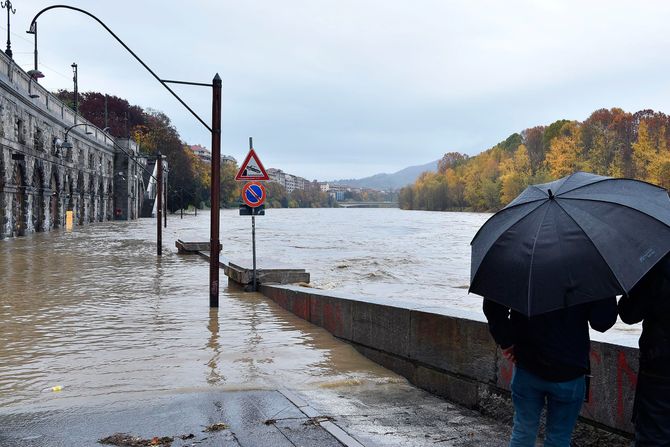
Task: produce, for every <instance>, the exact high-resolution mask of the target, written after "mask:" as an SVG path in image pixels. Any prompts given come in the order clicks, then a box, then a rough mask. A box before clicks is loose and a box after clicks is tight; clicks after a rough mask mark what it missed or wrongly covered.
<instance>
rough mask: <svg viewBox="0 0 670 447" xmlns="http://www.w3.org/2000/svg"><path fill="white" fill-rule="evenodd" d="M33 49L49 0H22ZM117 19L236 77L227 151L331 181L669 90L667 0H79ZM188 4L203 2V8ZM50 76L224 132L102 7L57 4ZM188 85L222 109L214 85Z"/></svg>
mask: <svg viewBox="0 0 670 447" xmlns="http://www.w3.org/2000/svg"><path fill="white" fill-rule="evenodd" d="M15 3H16V4H15V6H16V8H17V13H16V15H15V16H14V17H13V18H12V19H13V22H12V30H13V31H14V32H15V36H13V38H12V44H13V49H14V51H15V59H16V61H17V63H19V64H20V65H21V66H22V67H24V68H26V69H29V68H31V65H32V40H31V39H29V37H30V36H28V35H25V33H24V30H25V29H27V27H28V24H29V22H30V19H31V18H32V16H33V15H34V14H35V13H36V12H37V11H38V10H40V9H41V8H43V7H45V6H47V5H49V3H48V2H46V1H41V0H32V1H23V2H18V1H17V2H15ZM72 4H73V5H75V6H78V7H81V8H83V9H86V10H89V11H90V12H92V13H94V14H96V15H97V16H98V17H100V18H101V19H102V20H104V21H105V23H107V25H108V26H110V28H112V29H113V30H114V31H115V32H117V34H118V35H119V36H120V37H121V38H122V39H124V40H125V41H126V43H128V45H129V46H130V47H131V48H133V50H134V51H136V53H137V54H138V55H140V57H142V58H143V59H145V61H146V62H147V63H148V64H149V65H150V66H151V67H152V68H153V69H154V70H155V71H156V72H157V73H158V74H159V76H161V77H164V78H171V79H185V80H195V81H209V80H210V79H211V78H212V77H213V75H214V73H216V72H219V73H220V74H221V76H222V78H223V80H224V103H223V104H224V112H223V124H224V128H223V150H224V151H225V152H227V153H230V154H232V155H234V156H236V157H237V158H242V157H243V156H244V155H245V153H246V148H247V137H248V136H250V135H253V136H254V137H255V142H256V146H257V149H258V152H259V154H260V156H261V159H262V160H263V162H264V164H265V165H266V167H268V166H274V167H279V168H282V169H284V170H286V171H288V172H292V173H296V174H299V175H302V176H304V177H307V178H310V179H313V178H318V179H332V178H341V177H360V176H366V175H372V174H375V173H378V172H391V171H395V170H399V169H402V168H404V167H406V166H409V165H412V164H422V163H425V162H428V161H430V160H434V159H437V158H439V157H440V156H441V155H442V154H443V153H444V152H446V151H462V152H467V153H470V154H474V153H477V152H479V151H481V150H484V149H486V148H488V147H490V146H491V145H493V144H495V143H496V142H498V141H501V140H503V139H505V138H506V137H507V136H508V135H509V134H510V133H512V132H516V131H520V130H522V129H524V128H526V127H531V126H534V125H538V124H548V123H550V122H552V121H554V120H556V119H560V118H568V119H584V118H586V116H588V114H589V113H590V112H591V111H593V110H595V109H597V108H600V107H613V106H620V107H623V108H625V109H627V110H637V109H641V108H647V107H651V108H656V109H660V108H662V107H664V106H665V104H668V103H669V100H670V90H669V88H668V82H667V81H666V80H665V78H666V76H665V73H667V71H668V70H667V69H668V62H666V61H665V60H664V58H663V57H662V55H663V54H665V52H666V51H665V50H666V49H667V48H668V44H669V43H670V42H668V40H670V35H668V34H667V33H666V31H665V30H666V23H665V22H666V19H665V18H666V17H668V12H670V11H669V10H670V5H669V4H666V2H662V1H647V2H643V3H639V2H638V3H632V2H628V1H621V0H616V1H607V2H605V1H600V0H598V1H593V2H578V1H558V0H554V1H543V2H537V1H531V0H527V1H522V0H516V1H508V2H499V1H473V2H450V1H443V0H418V1H414V2H405V1H388V0H387V1H376V0H357V1H353V0H330V1H325V0H286V1H282V2H276V1H270V0H267V1H258V0H257V1H245V2H215V1H204V0H201V1H194V2H188V3H184V2H176V1H153V0H152V1H146V0H145V1H136V2H130V1H126V0H120V1H118V2H99V1H92V0H89V1H85V0H79V1H77V0H73V3H72ZM185 5H186V6H185ZM39 32H40V42H39V43H40V63H41V65H40V68H41V69H42V70H43V71H44V72H45V74H46V75H47V77H46V78H45V79H44V80H43V81H42V84H43V85H44V86H46V87H48V88H50V89H53V90H55V89H58V88H71V71H70V67H69V66H70V64H71V63H72V62H73V61H77V63H78V64H79V73H80V75H79V80H80V89H81V90H84V91H85V90H101V91H107V92H109V93H112V94H116V95H118V96H122V97H126V98H128V99H129V100H130V101H131V102H133V103H137V104H140V105H142V106H144V107H152V108H155V109H159V110H162V111H164V112H166V113H167V114H168V115H169V116H170V117H171V118H172V119H173V121H174V123H175V125H176V126H177V128H178V130H179V131H180V133H181V135H182V137H183V138H184V139H185V140H186V141H188V142H189V143H200V144H204V145H206V146H209V145H210V136H209V134H208V133H207V132H206V130H205V129H204V128H203V127H202V126H201V125H200V124H199V123H198V122H197V121H195V120H194V119H193V118H192V117H191V116H190V115H189V114H188V113H187V112H186V111H185V110H183V109H182V108H181V106H180V105H179V104H178V103H177V102H176V101H175V100H174V99H173V98H171V97H170V96H169V95H168V94H167V92H165V91H164V90H163V88H162V87H161V86H160V85H159V84H158V83H157V82H155V80H153V79H152V78H151V77H150V76H149V75H148V74H147V73H146V72H145V71H144V69H143V68H142V67H140V66H139V64H137V63H136V62H135V61H134V60H132V58H131V57H130V56H129V55H128V54H127V53H126V52H125V50H123V49H122V48H121V47H120V46H119V45H118V44H117V43H116V42H114V41H113V40H112V39H111V38H110V37H109V35H107V34H106V32H105V31H104V30H103V29H101V28H100V27H99V26H98V25H97V24H96V23H95V22H93V21H92V20H90V19H89V18H87V17H84V16H81V15H77V14H75V13H73V12H68V11H50V12H48V13H46V14H45V15H44V16H42V17H41V18H40V20H39ZM178 91H179V93H180V94H181V95H183V97H184V98H185V99H186V100H187V101H188V102H189V104H191V105H192V106H193V108H194V109H196V110H197V111H198V113H199V114H200V115H201V116H203V117H204V118H205V119H206V120H209V118H210V114H211V103H210V98H209V92H208V91H207V90H206V89H197V88H190V87H183V88H182V87H179V88H178Z"/></svg>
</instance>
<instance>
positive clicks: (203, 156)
mask: <svg viewBox="0 0 670 447" xmlns="http://www.w3.org/2000/svg"><path fill="white" fill-rule="evenodd" d="M188 148H189V149H190V150H191V152H193V154H194V155H195V156H196V157H198V158H199V159H200V160H202V161H204V162H205V163H212V153H211V152H210V151H209V149H207V148H206V147H204V146H201V145H199V144H194V145H191V146H189V147H188ZM221 161H222V162H224V163H227V162H232V163H237V160H236V159H235V157H233V156H232V155H222V156H221Z"/></svg>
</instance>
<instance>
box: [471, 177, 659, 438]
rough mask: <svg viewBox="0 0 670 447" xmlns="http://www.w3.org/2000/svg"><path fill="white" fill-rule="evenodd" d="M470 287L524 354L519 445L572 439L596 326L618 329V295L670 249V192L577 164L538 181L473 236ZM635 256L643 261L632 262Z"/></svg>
mask: <svg viewBox="0 0 670 447" xmlns="http://www.w3.org/2000/svg"><path fill="white" fill-rule="evenodd" d="M471 245H472V259H471V270H470V292H473V293H476V294H478V295H481V296H482V297H484V313H485V315H486V317H487V319H488V321H489V329H490V331H491V334H492V335H493V338H494V339H495V341H496V342H497V343H498V344H499V345H500V346H501V348H502V349H503V355H505V357H507V358H508V359H510V360H512V361H514V362H515V368H514V376H513V378H512V384H511V388H512V400H513V403H514V409H515V415H514V429H513V434H512V439H511V443H510V445H511V446H534V445H535V438H536V436H537V429H538V426H539V420H540V413H541V411H542V408H543V407H544V405H545V401H546V405H547V424H546V426H547V429H546V437H545V446H566V447H567V446H569V444H570V437H571V433H572V430H573V428H574V425H575V422H576V419H577V415H578V414H579V411H580V409H581V405H582V401H583V399H584V394H585V392H586V391H585V388H586V383H585V379H586V374H587V373H588V371H589V349H590V343H589V329H588V328H589V325H590V326H591V327H592V328H594V329H596V330H598V331H605V330H607V329H609V328H610V327H611V326H612V325H613V324H614V323H615V321H616V298H615V296H616V295H622V294H626V293H628V292H629V291H630V290H631V289H632V287H633V286H634V285H635V284H636V283H637V282H638V281H639V280H640V279H641V278H642V277H643V276H644V275H645V274H646V273H647V272H648V271H649V270H650V269H651V268H652V267H653V266H654V265H655V264H656V263H657V262H658V261H659V260H660V259H661V258H662V257H663V256H665V254H666V253H668V252H670V199H669V198H668V195H667V192H666V191H665V190H664V189H662V188H659V187H656V186H654V185H650V184H648V183H645V182H640V181H637V180H631V179H614V178H611V177H603V176H599V175H594V174H589V173H585V172H577V173H575V174H572V175H569V176H567V177H564V178H561V179H559V180H556V181H554V182H550V183H545V184H541V185H532V186H529V187H528V188H527V189H526V190H525V191H523V192H522V193H521V194H520V195H519V196H518V197H517V198H516V199H514V200H513V201H512V202H511V203H510V204H509V205H507V206H506V207H505V208H504V209H502V210H501V211H499V212H497V213H496V214H494V215H493V216H492V217H491V218H490V219H489V220H488V221H487V222H486V223H485V224H484V225H483V226H482V228H481V229H480V230H479V231H478V232H477V234H476V235H475V237H474V239H473V240H472V243H471ZM631 259H633V260H635V262H631V261H630V260H631Z"/></svg>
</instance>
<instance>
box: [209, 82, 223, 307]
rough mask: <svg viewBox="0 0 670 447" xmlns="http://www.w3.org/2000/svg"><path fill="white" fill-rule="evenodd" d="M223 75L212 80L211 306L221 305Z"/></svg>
mask: <svg viewBox="0 0 670 447" xmlns="http://www.w3.org/2000/svg"><path fill="white" fill-rule="evenodd" d="M220 168H221V77H219V74H218V73H217V74H216V76H214V79H213V80H212V193H211V200H212V211H211V221H210V238H209V307H219V247H220V243H219V219H220V216H219V188H220V187H221V169H220Z"/></svg>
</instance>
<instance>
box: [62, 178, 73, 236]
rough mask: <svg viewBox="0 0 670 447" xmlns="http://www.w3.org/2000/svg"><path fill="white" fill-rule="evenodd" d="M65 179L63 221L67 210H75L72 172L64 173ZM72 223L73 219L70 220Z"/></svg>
mask: <svg viewBox="0 0 670 447" xmlns="http://www.w3.org/2000/svg"><path fill="white" fill-rule="evenodd" d="M66 181H67V186H66V187H65V191H66V194H67V198H66V200H67V205H66V206H65V210H64V212H63V219H64V220H63V222H66V220H65V219H67V211H73V212H74V211H76V209H75V196H74V184H73V183H72V182H73V180H72V174H68V175H66ZM72 224H73V225H74V221H73V222H72Z"/></svg>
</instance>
